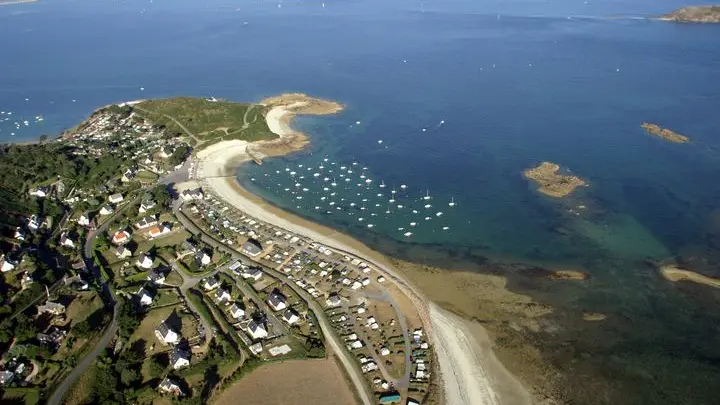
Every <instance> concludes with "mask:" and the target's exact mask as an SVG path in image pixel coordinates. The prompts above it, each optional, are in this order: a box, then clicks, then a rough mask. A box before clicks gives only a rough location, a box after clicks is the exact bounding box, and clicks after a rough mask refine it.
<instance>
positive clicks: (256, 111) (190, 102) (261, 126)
mask: <svg viewBox="0 0 720 405" xmlns="http://www.w3.org/2000/svg"><path fill="white" fill-rule="evenodd" d="M133 108H134V109H136V110H138V111H139V112H140V113H143V112H144V113H145V114H146V115H147V116H148V119H150V120H152V121H153V122H154V123H156V124H160V125H164V126H165V127H167V128H168V129H169V130H170V131H172V132H176V133H179V134H182V135H187V136H191V137H192V138H194V140H195V141H196V142H198V143H205V142H213V143H214V142H219V141H220V140H224V141H229V140H233V139H238V140H244V141H248V142H253V141H262V140H271V139H275V138H277V135H275V134H273V133H272V132H271V131H270V129H269V128H268V126H267V123H266V122H265V114H266V113H267V108H266V107H264V106H262V105H257V104H243V103H233V102H229V101H221V100H215V99H211V100H208V99H204V98H193V97H175V98H168V99H161V100H148V101H143V102H141V103H138V104H135V105H133Z"/></svg>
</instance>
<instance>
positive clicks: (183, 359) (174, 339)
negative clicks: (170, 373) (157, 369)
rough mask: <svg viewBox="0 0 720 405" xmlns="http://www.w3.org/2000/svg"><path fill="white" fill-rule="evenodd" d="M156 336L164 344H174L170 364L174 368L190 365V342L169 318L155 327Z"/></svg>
mask: <svg viewBox="0 0 720 405" xmlns="http://www.w3.org/2000/svg"><path fill="white" fill-rule="evenodd" d="M155 337H157V339H158V340H159V341H160V343H162V344H163V345H166V346H168V345H169V346H172V349H171V351H170V366H171V367H172V368H173V369H174V370H178V369H181V368H183V367H188V366H190V350H189V348H188V343H187V341H186V340H184V339H183V338H182V337H181V336H180V334H179V333H178V332H177V331H175V330H174V329H173V327H172V326H171V325H170V323H169V322H168V320H167V319H166V320H164V321H163V322H161V323H160V325H158V326H157V328H155Z"/></svg>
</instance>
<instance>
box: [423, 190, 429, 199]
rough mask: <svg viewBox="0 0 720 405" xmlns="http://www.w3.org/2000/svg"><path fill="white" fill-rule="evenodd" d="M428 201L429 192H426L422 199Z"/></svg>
mask: <svg viewBox="0 0 720 405" xmlns="http://www.w3.org/2000/svg"><path fill="white" fill-rule="evenodd" d="M429 199H430V190H427V193H426V194H425V197H423V200H429Z"/></svg>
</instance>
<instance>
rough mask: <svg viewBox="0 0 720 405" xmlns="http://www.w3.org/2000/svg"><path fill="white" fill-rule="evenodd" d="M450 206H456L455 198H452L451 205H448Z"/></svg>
mask: <svg viewBox="0 0 720 405" xmlns="http://www.w3.org/2000/svg"><path fill="white" fill-rule="evenodd" d="M448 205H449V206H451V207H454V206H455V197H450V203H448Z"/></svg>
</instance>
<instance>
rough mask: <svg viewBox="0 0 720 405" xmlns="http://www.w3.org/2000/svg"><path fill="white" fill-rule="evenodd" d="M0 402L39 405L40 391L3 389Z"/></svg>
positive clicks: (33, 389)
mask: <svg viewBox="0 0 720 405" xmlns="http://www.w3.org/2000/svg"><path fill="white" fill-rule="evenodd" d="M0 402H2V403H3V404H4V403H8V404H24V405H35V404H38V403H40V390H39V389H37V388H5V389H4V390H3V394H2V397H0Z"/></svg>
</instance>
